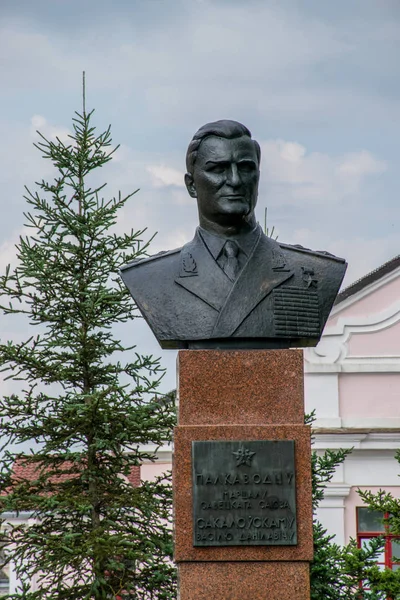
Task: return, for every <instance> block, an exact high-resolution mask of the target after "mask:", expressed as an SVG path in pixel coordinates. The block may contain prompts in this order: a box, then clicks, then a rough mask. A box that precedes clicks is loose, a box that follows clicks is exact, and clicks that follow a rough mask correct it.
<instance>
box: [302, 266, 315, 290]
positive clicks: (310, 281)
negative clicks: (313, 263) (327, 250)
mask: <svg viewBox="0 0 400 600" xmlns="http://www.w3.org/2000/svg"><path fill="white" fill-rule="evenodd" d="M301 270H302V271H303V281H304V283H306V284H307V289H308V288H310V287H314V288H316V287H317V284H318V279H316V278H315V277H314V269H309V268H307V267H301Z"/></svg>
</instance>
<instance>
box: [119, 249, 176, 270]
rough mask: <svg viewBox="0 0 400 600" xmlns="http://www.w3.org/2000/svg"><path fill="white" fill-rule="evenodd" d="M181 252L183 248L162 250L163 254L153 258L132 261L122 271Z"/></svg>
mask: <svg viewBox="0 0 400 600" xmlns="http://www.w3.org/2000/svg"><path fill="white" fill-rule="evenodd" d="M181 250H182V248H175V249H174V250H162V251H161V252H158V253H157V254H153V255H152V256H144V257H143V258H136V259H135V260H132V261H131V262H130V263H128V264H126V265H123V266H122V267H121V269H120V270H121V271H125V270H126V269H129V268H130V267H135V266H136V265H138V264H143V263H148V262H151V261H153V260H157V258H164V256H169V255H170V254H176V253H177V252H180V251H181Z"/></svg>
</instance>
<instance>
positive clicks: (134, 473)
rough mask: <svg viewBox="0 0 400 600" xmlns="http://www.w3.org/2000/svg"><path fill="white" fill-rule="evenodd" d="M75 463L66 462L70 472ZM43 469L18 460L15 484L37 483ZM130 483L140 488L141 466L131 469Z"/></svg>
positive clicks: (68, 476) (62, 476) (69, 475)
mask: <svg viewBox="0 0 400 600" xmlns="http://www.w3.org/2000/svg"><path fill="white" fill-rule="evenodd" d="M72 465H73V463H72V462H70V461H66V462H65V469H66V470H68V469H69V468H70V467H72ZM42 469H43V467H42V466H41V465H40V463H39V464H38V463H36V464H35V463H32V462H28V461H25V460H24V459H21V458H19V459H17V460H16V461H15V462H14V465H13V470H12V479H13V481H14V482H15V483H18V481H20V482H22V481H35V479H37V478H38V477H39V475H40V473H41V471H42ZM75 477H78V473H61V474H60V475H55V476H53V477H51V478H50V481H51V482H52V483H60V482H62V481H68V480H69V479H74V478H75ZM126 479H127V480H128V481H129V483H130V484H131V485H132V486H133V487H139V486H140V466H139V465H137V466H136V465H132V466H131V469H130V473H129V475H128V476H127V477H126ZM6 494H7V490H2V491H1V493H0V496H4V495H6Z"/></svg>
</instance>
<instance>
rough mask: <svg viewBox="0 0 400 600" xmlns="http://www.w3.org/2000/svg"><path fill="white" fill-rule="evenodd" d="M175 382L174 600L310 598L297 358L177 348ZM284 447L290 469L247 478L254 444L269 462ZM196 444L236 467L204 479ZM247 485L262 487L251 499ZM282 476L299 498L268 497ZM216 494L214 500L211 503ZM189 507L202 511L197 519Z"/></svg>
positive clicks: (306, 465)
mask: <svg viewBox="0 0 400 600" xmlns="http://www.w3.org/2000/svg"><path fill="white" fill-rule="evenodd" d="M178 381H179V387H178V393H179V417H178V426H177V427H176V429H175V442H174V443H175V450H174V464H173V479H174V516H175V560H176V562H177V564H178V571H179V591H180V596H179V597H180V600H200V599H201V600H203V599H204V598H207V599H208V600H214V599H215V600H216V599H217V598H218V600H239V599H240V600H242V599H243V598H249V599H250V600H261V599H268V600H278V599H279V600H286V598H287V599H288V600H289V599H290V600H309V598H310V588H309V562H310V561H311V560H312V554H313V537H312V501H311V448H310V428H309V427H308V426H305V425H304V393H303V381H304V377H303V354H302V351H301V350H252V351H242V350H241V351H217V350H182V351H180V352H179V356H178ZM287 440H290V442H291V444H292V446H293V448H294V450H293V466H292V467H291V468H290V469H289V468H288V467H287V466H286V467H285V466H281V468H280V469H277V468H275V469H270V471H269V472H268V471H265V473H264V472H262V473H261V471H263V469H262V468H260V467H259V468H258V472H257V473H256V472H254V470H253V471H252V466H251V465H252V461H253V460H254V461H256V460H258V461H259V462H258V463H256V462H254V464H259V465H260V464H262V460H263V457H262V456H261V457H258V458H257V459H255V458H253V455H256V452H255V451H254V450H257V449H258V448H260V447H261V448H262V447H263V444H261V445H260V444H256V443H255V442H264V441H268V444H269V445H268V444H266V445H265V444H264V446H265V448H266V450H265V452H266V455H265V456H266V461H267V462H268V460H272V459H270V457H269V455H271V456H272V455H273V452H272V451H271V449H273V448H275V446H276V447H277V448H278V449H279V448H282V447H283V446H282V444H281V446H279V444H280V443H281V442H284V441H287ZM199 442H220V444H214V445H213V446H212V448H216V449H217V451H218V448H220V449H221V452H222V451H223V452H228V453H227V457H228V458H227V463H228V462H232V461H234V460H236V465H239V466H238V467H237V469H236V470H235V471H234V474H232V473H233V471H231V474H230V475H229V474H227V473H224V474H223V473H220V471H221V470H222V469H221V468H220V469H219V470H218V469H217V471H216V472H215V473H214V474H213V475H212V476H211V475H208V476H207V475H206V474H204V476H203V475H202V474H201V469H199V468H197V467H195V466H194V463H193V456H194V454H193V453H194V449H195V448H199V447H200V448H201V445H200V446H196V444H198V443H199ZM231 450H234V451H231ZM231 455H234V456H231ZM280 455H281V452H280V451H278V452H277V457H278V462H279V460H280ZM229 457H230V458H229ZM235 457H236V458H235ZM275 460H276V459H275ZM282 460H283V459H282ZM260 461H261V462H260ZM220 462H221V461H220ZM282 465H284V463H283V462H282ZM196 469H197V471H199V472H197V471H196ZM227 469H228V464H227ZM289 471H291V472H289ZM204 473H205V472H204ZM219 473H220V474H219ZM260 473H261V475H260ZM251 478H253V480H254V482H255V484H259V485H258V486H257V485H253V488H252V489H254V490H255V491H253V492H251V491H250V492H249V493H247V492H245V491H243V490H245V489H250V487H248V488H246V486H244V485H241V483H243V481H245V482H246V483H247V482H248V481H249V479H250V480H251ZM274 478H275V479H274ZM282 478H287V483H288V484H290V485H292V487H293V489H292V496H293V494H294V495H295V501H293V500H290V501H289V503H288V502H286V500H285V499H284V498H283V495H282V494H283V493H282V494H281V495H280V496H279V493H278V495H276V494H275V495H273V494H272V495H271V494H270V493H269V490H270V489H274V490H278V492H279V490H280V489H281V488H282ZM275 480H276V481H275ZM208 484H209V485H208ZM263 484H264V485H263ZM274 484H276V485H275V487H274ZM290 485H289V487H290ZM217 489H218V493H219V496H217V495H216V496H215V498H216V499H217V500H218V501H212V500H213V498H212V494H213V493H216V492H215V491H216V490H217ZM263 490H265V491H263ZM289 491H290V490H289ZM199 492H201V493H207V494H208V495H210V494H211V501H210V502H200V503H199V502H198V498H197V500H196V499H195V498H194V495H196V494H198V493H199ZM246 494H247V496H246ZM249 495H250V500H248V496H249ZM252 495H253V496H252ZM293 497H294V496H293ZM243 498H244V499H243ZM246 498H247V499H246ZM253 498H254V499H253ZM200 499H201V498H200ZM195 500H196V502H197V504H199V510H200V511H201V510H202V509H204V510H203V512H200V513H198V514H197V513H196V514H195ZM222 500H224V502H222ZM274 502H275V505H274ZM288 504H290V505H291V506H290V508H289V507H288ZM250 506H251V507H252V508H251V509H250V508H249V507H250ZM255 506H257V507H260V506H261V508H262V509H264V508H265V512H264V513H263V514H264V515H265V518H264V517H262V516H255V513H254V512H252V511H253V509H254V507H255ZM227 507H228V509H227ZM268 507H269V508H268ZM218 509H220V510H218ZM288 510H291V511H292V512H291V513H288ZM216 511H217V512H216ZM212 515H213V516H212ZM285 515H289V516H285ZM290 515H292V518H290ZM199 516H200V517H201V518H199ZM279 517H282V518H279ZM293 522H294V524H293ZM251 524H252V528H251V527H250V525H251ZM242 527H243V531H239V529H238V528H242ZM255 527H256V528H255ZM236 529H237V531H236ZM247 532H249V533H247ZM235 533H236V534H237V538H235V537H234V536H235ZM239 535H240V537H239ZM235 539H238V540H239V539H240V540H242V541H240V542H236V541H235ZM236 544H238V545H236Z"/></svg>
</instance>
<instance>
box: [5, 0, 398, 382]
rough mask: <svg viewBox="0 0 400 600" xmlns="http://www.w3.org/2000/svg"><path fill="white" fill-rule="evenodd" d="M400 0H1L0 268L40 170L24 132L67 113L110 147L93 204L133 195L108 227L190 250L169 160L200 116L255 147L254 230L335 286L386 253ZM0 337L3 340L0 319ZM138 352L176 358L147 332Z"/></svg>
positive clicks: (394, 237)
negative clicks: (295, 248)
mask: <svg viewBox="0 0 400 600" xmlns="http://www.w3.org/2000/svg"><path fill="white" fill-rule="evenodd" d="M399 56H400V4H399V2H398V0H351V1H350V2H349V1H348V0H337V1H336V2H321V1H320V0H279V1H278V0H276V1H274V0H246V1H243V0H240V1H238V0H113V2H109V1H105V0H68V1H67V0H35V1H34V2H32V0H18V2H15V1H14V0H1V3H0V57H1V58H0V73H1V98H2V110H1V113H0V135H1V139H2V144H1V145H0V164H1V169H0V171H1V172H0V181H1V194H0V206H1V219H0V268H1V270H3V269H4V266H5V264H7V263H8V262H10V261H12V259H13V255H14V243H15V242H16V241H17V239H18V236H19V235H20V234H21V232H22V231H23V225H24V218H23V215H22V213H23V211H24V210H25V201H24V199H23V186H24V185H28V187H31V188H32V187H34V181H35V180H39V179H41V178H42V177H46V176H47V175H48V174H49V165H48V163H47V162H46V161H44V160H43V159H41V157H40V154H39V153H38V152H37V150H35V149H34V148H33V145H32V144H33V142H34V141H35V140H37V134H36V130H37V129H39V130H40V131H41V132H42V133H44V134H45V135H46V136H48V137H50V138H52V137H55V136H56V135H60V136H65V135H66V134H68V131H69V130H70V128H71V118H72V116H73V112H74V111H75V110H79V108H80V106H81V99H80V93H81V72H82V71H83V70H85V71H86V78H87V106H88V108H95V109H96V113H95V123H96V124H97V125H98V127H99V128H100V129H101V130H102V129H103V128H105V127H106V126H107V125H108V124H109V123H111V125H112V131H113V139H114V141H115V143H119V144H121V148H120V150H119V151H118V154H117V155H116V158H115V160H114V161H113V162H112V163H110V164H109V165H108V166H107V167H105V168H104V169H103V171H102V177H103V180H104V181H106V182H108V188H107V189H108V194H109V195H110V196H112V195H114V194H115V193H116V192H117V191H118V190H119V189H121V191H122V192H126V193H128V192H130V191H133V190H134V189H136V188H140V192H139V193H138V194H137V195H135V196H134V198H133V199H132V201H131V202H130V203H129V205H128V206H127V207H126V209H125V211H124V214H123V215H121V219H120V228H121V231H122V230H123V229H124V227H125V228H126V229H130V227H134V228H142V227H147V228H148V231H149V234H153V233H154V232H158V235H157V237H156V239H155V241H154V242H153V246H152V251H153V252H157V251H159V250H161V249H169V248H176V247H178V246H180V245H181V244H182V243H184V242H185V241H188V240H189V239H190V238H191V237H192V234H193V230H194V228H195V225H196V221H197V213H196V206H195V203H194V201H193V200H192V199H191V198H190V197H189V196H188V195H187V192H186V190H185V188H184V186H183V174H184V157H185V152H186V147H187V144H188V142H189V141H190V139H191V137H192V135H193V133H194V132H195V131H196V130H197V129H198V127H199V126H201V125H202V124H204V123H206V122H207V121H213V120H216V119H221V118H230V119H236V120H238V121H241V122H243V123H244V124H245V125H247V126H248V127H249V129H250V130H251V131H252V133H253V136H254V137H255V138H256V139H257V140H258V141H259V142H260V144H261V147H262V164H261V170H262V173H261V184H260V195H259V205H258V217H259V220H260V221H261V222H262V221H263V215H264V209H265V207H268V219H269V224H270V225H274V226H275V228H276V231H277V233H278V234H279V239H280V240H282V241H285V242H288V243H300V244H303V245H304V246H307V247H310V248H313V249H318V250H319V249H324V250H328V251H330V252H333V253H335V254H337V255H339V256H344V257H345V258H346V259H347V260H348V262H349V269H348V275H347V277H346V281H345V284H349V283H351V282H352V281H354V280H355V279H357V278H359V277H361V276H362V275H364V274H365V273H367V272H368V271H370V270H372V269H374V268H376V267H378V266H379V265H380V264H382V263H383V262H385V261H386V260H388V259H390V258H392V257H393V256H395V255H397V254H399V253H400V243H399V228H400V226H399V217H400V209H399V191H400V184H399V173H400V152H399V149H400V143H399V139H400V118H399V116H400V106H399V96H400V94H399V88H400V60H399ZM0 329H1V330H2V331H3V333H4V331H6V332H7V333H10V334H12V328H11V329H10V325H9V324H6V323H5V322H4V319H0ZM129 335H130V336H131V339H133V340H135V341H137V343H138V346H139V348H140V349H143V350H144V351H146V352H154V353H155V354H157V355H159V356H162V361H163V364H164V366H166V367H168V374H167V376H166V380H165V384H164V388H165V390H167V389H170V388H171V387H173V386H174V381H175V372H174V362H175V353H174V352H161V351H160V350H159V349H158V345H157V343H156V342H155V341H154V339H153V337H152V334H151V333H150V332H149V331H148V329H147V326H146V325H145V324H144V323H137V322H136V323H134V324H132V327H131V330H130V332H129Z"/></svg>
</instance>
